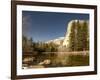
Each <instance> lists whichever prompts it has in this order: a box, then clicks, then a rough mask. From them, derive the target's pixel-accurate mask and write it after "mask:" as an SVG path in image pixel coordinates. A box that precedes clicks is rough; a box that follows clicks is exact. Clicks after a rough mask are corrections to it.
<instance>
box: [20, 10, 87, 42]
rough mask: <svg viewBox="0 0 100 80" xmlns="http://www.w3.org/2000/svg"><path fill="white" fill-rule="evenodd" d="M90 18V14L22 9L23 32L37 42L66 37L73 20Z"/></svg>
mask: <svg viewBox="0 0 100 80" xmlns="http://www.w3.org/2000/svg"><path fill="white" fill-rule="evenodd" d="M75 19H78V20H89V14H79V13H56V12H36V11H22V34H23V35H24V36H27V37H28V38H30V37H32V38H33V41H35V42H38V41H40V42H44V41H48V40H52V39H56V38H58V37H64V35H65V33H66V30H67V24H68V22H69V21H71V20H75Z"/></svg>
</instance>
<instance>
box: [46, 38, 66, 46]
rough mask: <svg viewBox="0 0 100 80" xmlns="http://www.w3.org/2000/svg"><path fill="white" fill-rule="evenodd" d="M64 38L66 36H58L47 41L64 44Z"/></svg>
mask: <svg viewBox="0 0 100 80" xmlns="http://www.w3.org/2000/svg"><path fill="white" fill-rule="evenodd" d="M64 38H65V37H59V38H56V39H53V40H49V41H47V42H46V43H54V44H57V45H62V43H63V40H64Z"/></svg>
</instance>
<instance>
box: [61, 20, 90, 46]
mask: <svg viewBox="0 0 100 80" xmlns="http://www.w3.org/2000/svg"><path fill="white" fill-rule="evenodd" d="M77 22H79V24H80V25H81V27H82V26H83V24H84V22H86V23H87V24H88V26H89V22H88V21H86V20H72V21H70V22H69V23H68V25H67V30H66V33H65V38H64V40H63V43H62V46H64V47H66V48H68V46H69V37H70V36H71V29H72V28H73V29H74V27H73V26H72V24H73V23H75V26H76V27H77ZM77 29H78V27H77ZM76 31H77V30H76Z"/></svg>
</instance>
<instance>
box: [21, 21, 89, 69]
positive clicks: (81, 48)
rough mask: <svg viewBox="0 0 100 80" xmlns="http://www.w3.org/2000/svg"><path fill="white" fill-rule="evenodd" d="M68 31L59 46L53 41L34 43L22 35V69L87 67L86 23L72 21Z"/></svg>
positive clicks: (87, 35) (87, 39) (87, 38)
mask: <svg viewBox="0 0 100 80" xmlns="http://www.w3.org/2000/svg"><path fill="white" fill-rule="evenodd" d="M68 30H69V31H68ZM68 30H67V34H66V35H65V38H64V39H63V40H61V41H59V42H60V43H59V44H56V43H55V42H53V41H51V42H48V43H47V42H35V41H34V40H33V39H32V38H30V39H28V38H27V37H26V36H24V35H23V36H22V52H23V53H22V68H23V69H25V68H27V69H29V68H49V67H74V66H88V65H89V31H88V22H87V21H80V20H72V21H71V22H69V24H68Z"/></svg>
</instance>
